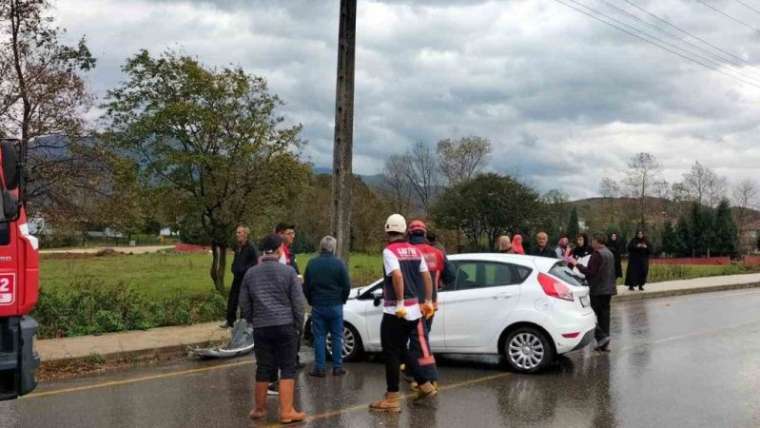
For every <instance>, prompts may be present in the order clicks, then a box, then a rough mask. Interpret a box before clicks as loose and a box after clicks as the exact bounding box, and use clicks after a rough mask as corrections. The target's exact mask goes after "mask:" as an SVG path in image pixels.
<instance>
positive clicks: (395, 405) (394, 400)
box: [369, 392, 401, 413]
mask: <svg viewBox="0 0 760 428" xmlns="http://www.w3.org/2000/svg"><path fill="white" fill-rule="evenodd" d="M400 401H401V395H399V393H398V392H386V393H385V398H384V399H382V400H378V401H375V402H374V403H372V404H370V405H369V410H370V411H374V412H389V413H400V412H401V402H400Z"/></svg>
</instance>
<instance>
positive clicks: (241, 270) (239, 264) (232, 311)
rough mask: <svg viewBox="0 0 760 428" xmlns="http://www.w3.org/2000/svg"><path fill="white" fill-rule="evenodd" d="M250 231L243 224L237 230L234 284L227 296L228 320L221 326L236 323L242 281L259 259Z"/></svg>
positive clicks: (233, 261)
mask: <svg viewBox="0 0 760 428" xmlns="http://www.w3.org/2000/svg"><path fill="white" fill-rule="evenodd" d="M250 232H251V231H250V229H248V228H247V227H246V226H243V225H240V226H238V227H237V229H236V230H235V239H236V241H237V247H236V248H235V258H233V259H232V286H231V287H230V295H229V296H228V298H227V321H226V322H225V323H224V324H222V325H221V326H220V327H222V328H229V327H232V326H233V325H234V324H235V320H237V312H238V299H239V298H240V283H241V282H243V277H244V276H245V273H246V272H248V268H250V267H251V266H254V265H255V264H256V263H258V261H259V254H258V252H257V251H256V247H255V246H254V245H251V243H250V242H248V235H249V234H250Z"/></svg>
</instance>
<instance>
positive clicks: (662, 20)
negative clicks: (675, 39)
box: [623, 0, 753, 66]
mask: <svg viewBox="0 0 760 428" xmlns="http://www.w3.org/2000/svg"><path fill="white" fill-rule="evenodd" d="M623 1H624V2H626V3H628V4H630V5H631V6H633V7H635V8H636V9H638V10H640V11H642V12H644V13H646V14H647V15H649V16H651V17H653V18H655V19H657V20H658V21H661V22H664V23H665V24H666V25H668V26H670V27H673V28H675V29H676V30H678V31H680V32H681V33H683V34H686V35H687V36H689V37H692V38H694V39H696V40H699V41H700V42H702V43H704V44H706V45H707V46H710V47H711V48H713V49H715V50H716V51H720V52H722V53H724V54H726V55H728V56H730V57H732V58H735V59H737V60H738V61H741V62H743V63H745V64H747V65H749V66H752V65H753V64H752V63H750V62H749V61H747V60H746V59H744V58H742V57H740V56H738V55H735V54H733V53H731V52H729V51H726V50H724V49H721V48H720V47H718V46H715V45H713V44H712V43H710V42H708V41H707V40H705V39H703V38H702V37H699V36H697V35H695V34H692V33H690V32H688V31H686V30H684V29H683V28H681V27H679V26H677V25H676V24H673V23H672V22H670V21H668V20H667V19H665V18H661V17H659V16H657V15H655V14H654V13H652V12H650V11H648V10H646V9H644V8H643V7H641V6H639V5H637V4H636V3H633V2H631V1H630V0H623Z"/></svg>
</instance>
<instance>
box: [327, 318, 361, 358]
mask: <svg viewBox="0 0 760 428" xmlns="http://www.w3.org/2000/svg"><path fill="white" fill-rule="evenodd" d="M331 336H332V335H331V334H329V333H328V334H327V354H328V356H332V352H331V351H332V337H331ZM363 353H364V346H363V345H362V338H361V337H360V336H359V332H358V331H356V329H355V328H354V326H352V325H351V324H347V323H344V324H343V349H342V357H343V361H357V360H359V359H360V358H361V356H362V354H363Z"/></svg>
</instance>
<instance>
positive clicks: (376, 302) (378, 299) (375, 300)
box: [372, 296, 383, 306]
mask: <svg viewBox="0 0 760 428" xmlns="http://www.w3.org/2000/svg"><path fill="white" fill-rule="evenodd" d="M382 301H383V296H375V297H374V298H373V299H372V304H373V305H375V306H380V303H382Z"/></svg>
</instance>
